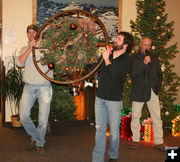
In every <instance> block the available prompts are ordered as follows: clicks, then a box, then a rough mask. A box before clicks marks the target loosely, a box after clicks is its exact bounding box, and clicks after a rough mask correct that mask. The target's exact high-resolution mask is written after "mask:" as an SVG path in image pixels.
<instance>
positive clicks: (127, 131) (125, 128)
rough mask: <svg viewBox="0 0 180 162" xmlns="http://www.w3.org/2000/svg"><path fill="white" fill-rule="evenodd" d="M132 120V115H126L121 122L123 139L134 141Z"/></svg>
mask: <svg viewBox="0 0 180 162" xmlns="http://www.w3.org/2000/svg"><path fill="white" fill-rule="evenodd" d="M131 119H132V117H131V116H130V115H125V116H123V117H122V120H121V135H120V138H121V139H127V140H132V131H131Z"/></svg>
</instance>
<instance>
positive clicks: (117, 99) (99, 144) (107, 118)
mask: <svg viewBox="0 0 180 162" xmlns="http://www.w3.org/2000/svg"><path fill="white" fill-rule="evenodd" d="M114 45H115V47H114V49H113V52H112V54H109V53H110V49H109V48H108V47H107V50H105V51H104V52H103V54H102V56H103V59H104V62H103V63H102V66H101V69H100V79H99V85H98V90H97V93H96V101H95V122H96V136H95V146H94V149H93V158H92V159H93V162H104V153H105V150H106V129H107V123H109V127H110V148H109V151H108V153H109V157H110V159H109V161H117V158H118V149H119V125H120V120H121V108H122V92H123V84H124V81H125V78H126V74H127V73H128V72H129V71H130V69H131V67H132V62H131V59H130V56H129V55H128V54H129V52H130V51H131V49H132V46H133V37H132V35H130V34H129V33H127V32H120V33H118V35H117V37H116V39H115V43H114Z"/></svg>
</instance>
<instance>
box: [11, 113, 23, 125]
mask: <svg viewBox="0 0 180 162" xmlns="http://www.w3.org/2000/svg"><path fill="white" fill-rule="evenodd" d="M11 121H12V127H14V128H20V127H22V124H21V122H20V119H19V115H12V116H11Z"/></svg>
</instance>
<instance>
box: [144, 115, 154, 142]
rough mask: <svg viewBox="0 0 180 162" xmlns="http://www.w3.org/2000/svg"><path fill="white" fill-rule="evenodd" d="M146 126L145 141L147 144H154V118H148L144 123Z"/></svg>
mask: <svg viewBox="0 0 180 162" xmlns="http://www.w3.org/2000/svg"><path fill="white" fill-rule="evenodd" d="M143 123H144V124H143V125H144V141H145V142H154V132H153V125H152V118H147V120H144V121H143Z"/></svg>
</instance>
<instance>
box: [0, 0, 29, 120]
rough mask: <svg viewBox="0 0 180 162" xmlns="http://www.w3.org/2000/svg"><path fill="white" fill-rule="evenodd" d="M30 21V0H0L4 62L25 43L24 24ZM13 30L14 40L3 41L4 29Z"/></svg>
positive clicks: (4, 36) (8, 109)
mask: <svg viewBox="0 0 180 162" xmlns="http://www.w3.org/2000/svg"><path fill="white" fill-rule="evenodd" d="M31 23H32V0H2V59H3V60H4V62H5V64H6V63H7V62H8V60H9V59H10V58H9V56H11V55H12V54H13V53H15V51H16V54H18V52H19V50H20V48H21V47H22V46H24V45H25V44H27V37H26V30H25V29H26V26H28V25H29V24H31ZM7 30H14V31H15V35H16V37H15V42H14V43H5V39H6V36H7V35H6V31H7ZM10 116H11V112H10V106H9V105H8V104H7V105H6V116H5V118H6V122H7V121H10Z"/></svg>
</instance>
